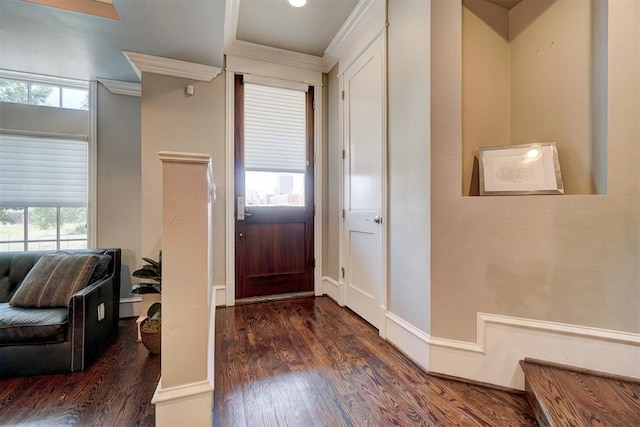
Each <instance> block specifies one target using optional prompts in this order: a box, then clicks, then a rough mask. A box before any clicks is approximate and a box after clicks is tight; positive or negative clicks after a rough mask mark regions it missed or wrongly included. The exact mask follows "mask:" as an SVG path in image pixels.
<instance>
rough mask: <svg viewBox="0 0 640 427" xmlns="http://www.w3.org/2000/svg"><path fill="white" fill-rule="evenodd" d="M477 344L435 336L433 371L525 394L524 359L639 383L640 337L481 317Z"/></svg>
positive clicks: (430, 343)
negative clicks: (602, 373) (520, 363)
mask: <svg viewBox="0 0 640 427" xmlns="http://www.w3.org/2000/svg"><path fill="white" fill-rule="evenodd" d="M477 321H478V323H477V325H478V326H477V327H478V342H477V343H471V342H462V341H455V340H448V339H443V338H436V337H431V338H430V340H429V347H430V350H431V351H430V360H429V370H430V371H432V372H438V373H442V374H448V375H453V376H456V377H461V378H467V379H471V380H475V381H480V382H485V383H489V384H495V385H499V386H504V387H509V388H514V389H518V390H523V389H524V375H523V373H522V370H521V369H520V366H519V364H518V361H520V360H522V359H524V358H525V357H531V358H535V359H541V360H546V361H549V362H555V363H561V364H565V365H571V366H576V367H580V368H586V369H592V370H596V371H601V372H607V373H611V374H617V375H625V376H629V377H635V378H640V334H631V333H626V332H618V331H611V330H605V329H597V328H589V327H584V326H576V325H569V324H563V323H555V322H546V321H540V320H533V319H523V318H517V317H509V316H499V315H494V314H486V313H478V320H477Z"/></svg>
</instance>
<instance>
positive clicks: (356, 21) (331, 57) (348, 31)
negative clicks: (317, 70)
mask: <svg viewBox="0 0 640 427" xmlns="http://www.w3.org/2000/svg"><path fill="white" fill-rule="evenodd" d="M385 2H386V1H385V0H360V1H359V2H358V4H356V7H355V8H354V9H353V11H352V12H351V14H350V15H349V17H348V18H347V20H346V21H345V22H344V24H342V27H340V29H339V30H338V32H337V33H336V35H335V36H334V37H333V40H331V42H330V43H329V46H327V48H326V49H325V51H324V56H323V57H322V58H323V62H324V65H325V67H324V70H323V71H324V72H325V73H328V72H330V71H331V69H332V68H333V67H334V66H335V65H336V64H337V63H338V59H339V58H340V56H341V55H342V51H343V50H344V49H345V47H346V45H347V44H348V43H347V41H348V40H349V39H350V38H351V37H352V36H354V35H355V34H356V33H357V31H358V29H359V28H360V27H362V26H364V25H366V24H367V22H368V21H369V20H371V19H372V18H373V17H374V16H375V15H376V12H377V7H376V6H378V7H379V6H380V5H381V4H382V5H384V4H385Z"/></svg>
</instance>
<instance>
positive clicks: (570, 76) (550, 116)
mask: <svg viewBox="0 0 640 427" xmlns="http://www.w3.org/2000/svg"><path fill="white" fill-rule="evenodd" d="M592 18H593V17H592V2H591V1H586V0H583V1H575V0H536V1H532V0H524V1H523V2H522V3H520V4H519V5H517V6H516V7H514V8H513V9H511V10H510V12H509V33H510V69H511V101H510V102H511V118H510V119H511V144H528V143H532V142H545V141H556V142H557V144H558V152H559V157H560V168H561V170H562V176H563V181H564V187H565V193H566V194H594V193H596V187H595V181H596V178H594V177H593V176H592V172H591V169H592V168H591V166H592V153H593V143H592V139H593V138H592V133H593V127H592V118H591V111H592V98H593V94H592V80H591V75H592V74H591V70H592V69H593V68H594V67H597V66H604V65H605V64H600V65H599V64H594V63H593V57H592V47H591V46H592V37H591V32H592V31H591V28H592V20H593V19H592ZM604 84H606V82H605V81H602V82H601V85H604ZM602 143H606V141H602Z"/></svg>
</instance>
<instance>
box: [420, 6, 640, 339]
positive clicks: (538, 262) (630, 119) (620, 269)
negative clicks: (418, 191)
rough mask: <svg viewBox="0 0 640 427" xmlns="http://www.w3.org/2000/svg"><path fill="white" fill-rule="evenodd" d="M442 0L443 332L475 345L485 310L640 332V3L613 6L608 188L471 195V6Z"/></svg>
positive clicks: (438, 78) (435, 110)
mask: <svg viewBox="0 0 640 427" xmlns="http://www.w3.org/2000/svg"><path fill="white" fill-rule="evenodd" d="M432 4H433V8H432V13H433V16H432V20H431V23H432V40H433V42H432V58H433V61H432V80H431V82H432V93H431V103H432V104H431V107H432V115H431V117H432V122H431V123H432V163H431V165H432V236H433V239H432V294H431V296H432V335H433V336H436V337H443V338H450V339H456V340H463V341H475V339H476V315H477V313H478V312H487V313H495V314H502V315H510V316H518V317H525V318H532V319H539V320H547V321H555V322H562V323H569V324H576V325H584V326H591V327H597V328H605V329H612V330H619V331H626V332H632V333H638V332H640V286H639V283H640V263H639V262H638V260H639V259H640V239H639V237H638V236H639V235H640V196H639V194H640V175H639V173H638V170H639V167H638V166H639V162H640V152H639V150H640V144H639V143H638V141H639V140H640V129H639V126H640V120H639V118H640V105H639V104H640V96H639V95H640V88H639V79H638V76H639V75H640V60H639V55H640V37H639V33H638V28H639V27H640V25H638V24H639V22H640V20H639V15H640V10H639V9H640V3H639V2H637V1H636V0H611V1H609V18H608V19H609V21H608V22H609V25H608V28H609V48H608V57H609V64H608V67H609V69H608V84H609V87H608V105H609V110H608V113H609V121H608V132H607V136H608V142H609V147H608V173H609V177H608V179H609V190H608V194H606V195H573V196H528V197H527V196H524V197H515V196H514V197H462V196H461V195H460V188H461V182H460V181H461V177H462V171H461V170H460V168H461V162H460V161H459V159H460V158H461V156H462V153H461V150H462V118H461V114H460V112H461V111H462V84H461V82H462V61H461V59H462V52H461V49H462V40H461V34H462V28H461V19H460V17H461V13H462V11H461V7H462V6H461V4H460V2H455V1H450V0H433V3H432ZM565 30H566V31H572V27H571V26H570V25H566V26H565ZM436 59H437V60H436ZM564 66H565V64H564V63H563V62H562V61H560V62H559V63H558V64H556V68H562V67H564ZM532 108H535V109H543V108H546V106H545V105H544V104H542V103H541V104H538V105H534V106H532ZM567 120H570V118H568V119H567Z"/></svg>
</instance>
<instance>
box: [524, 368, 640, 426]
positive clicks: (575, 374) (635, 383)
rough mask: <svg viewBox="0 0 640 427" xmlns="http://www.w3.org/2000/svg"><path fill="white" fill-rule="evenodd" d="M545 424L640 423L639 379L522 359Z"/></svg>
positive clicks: (528, 386)
mask: <svg viewBox="0 0 640 427" xmlns="http://www.w3.org/2000/svg"><path fill="white" fill-rule="evenodd" d="M520 365H521V366H522V369H523V371H524V374H525V378H526V391H527V395H528V396H527V397H528V398H529V402H530V404H531V406H532V407H533V408H534V412H536V413H537V414H538V419H539V420H540V424H541V425H543V426H558V427H560V426H562V427H571V426H640V380H638V379H634V378H625V377H620V376H617V375H611V374H604V373H599V372H594V371H589V370H587V369H581V368H576V367H572V366H566V365H559V364H556V363H551V362H545V361H540V360H535V359H525V360H524V361H522V362H520Z"/></svg>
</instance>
